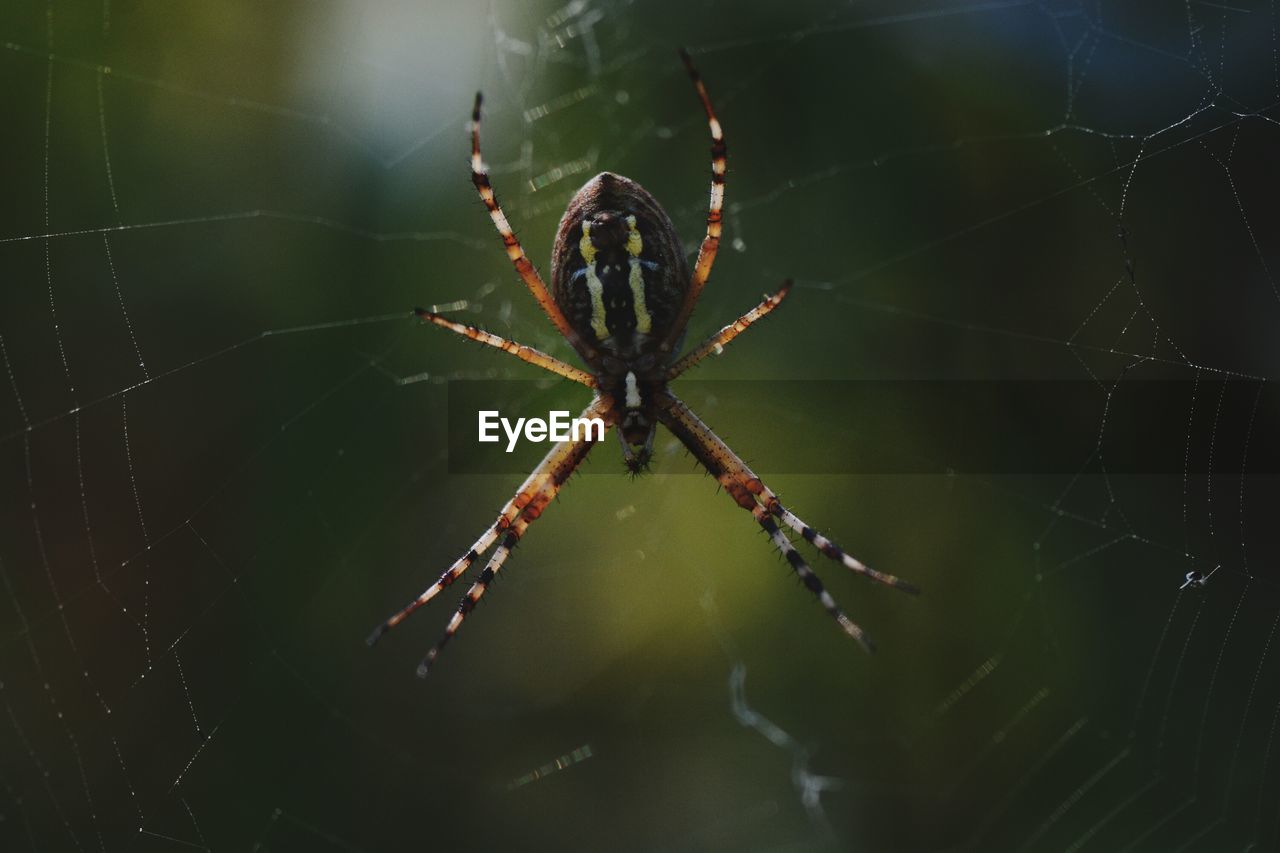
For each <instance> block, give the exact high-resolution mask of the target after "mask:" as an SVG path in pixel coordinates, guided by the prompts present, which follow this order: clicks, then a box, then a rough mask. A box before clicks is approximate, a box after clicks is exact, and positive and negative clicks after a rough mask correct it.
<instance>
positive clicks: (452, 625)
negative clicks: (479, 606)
mask: <svg viewBox="0 0 1280 853" xmlns="http://www.w3.org/2000/svg"><path fill="white" fill-rule="evenodd" d="M595 410H596V407H595V406H594V404H593V405H592V406H588V407H587V410H586V411H584V412H583V413H582V417H584V418H586V417H593V416H594V415H593V413H594V412H595ZM592 444H593V442H591V441H588V440H586V439H585V438H583V439H579V440H577V441H574V440H572V439H571V440H569V441H565V442H561V443H560V444H558V445H556V447H555V448H554V449H553V450H552V451H551V453H549V454H547V459H546V460H544V461H543V465H540V466H538V467H539V468H543V467H544V466H546V464H547V462H548V461H550V460H551V458H552V456H553V455H556V454H557V451H560V453H559V455H558V456H557V458H556V461H555V462H554V464H552V465H551V466H550V469H549V472H548V473H549V476H548V477H547V478H546V479H545V481H544V482H543V484H542V486H541V488H540V489H539V490H538V491H537V492H536V493H535V494H534V496H533V498H532V499H531V500H530V501H529V503H528V504H527V505H526V506H525V507H524V508H523V509H522V510H521V511H520V514H519V516H518V517H517V518H516V519H515V521H513V522H512V523H511V526H510V527H509V528H507V532H506V535H505V536H504V537H503V538H502V544H500V545H499V546H498V548H497V550H495V551H494V552H493V556H492V557H491V558H490V559H489V563H488V564H487V565H486V566H485V567H484V571H482V572H481V573H480V575H479V576H478V577H477V578H476V581H475V583H473V584H472V585H471V588H470V589H469V590H467V594H466V595H464V596H463V597H462V601H461V602H459V604H458V610H457V612H455V613H454V614H453V618H452V619H450V620H449V624H448V625H447V626H446V627H445V630H444V636H442V637H441V638H440V640H439V642H437V643H436V644H435V645H434V646H433V647H432V648H431V651H429V652H427V655H426V657H424V658H423V659H422V663H421V664H419V665H418V677H420V678H425V677H426V675H427V673H428V672H429V671H430V669H431V666H432V664H433V663H435V660H436V658H437V657H439V656H440V652H441V650H443V649H444V647H445V645H446V644H447V643H448V642H449V640H451V639H453V635H454V634H456V633H458V629H460V628H461V627H462V622H463V620H465V619H466V618H467V615H468V614H469V613H471V611H472V610H474V609H475V606H476V603H477V602H478V601H479V600H480V598H481V596H483V595H484V594H485V592H487V591H488V589H489V584H490V583H491V582H492V581H493V579H494V577H495V576H496V575H497V574H498V572H499V571H500V570H501V569H502V566H503V564H504V563H506V561H507V557H508V556H510V554H511V549H513V548H514V547H515V546H516V544H517V543H518V542H519V541H520V537H521V536H523V535H524V532H525V531H526V530H527V529H528V528H529V525H530V524H532V523H533V522H535V521H537V520H538V517H539V516H541V515H542V512H543V510H544V509H546V506H547V504H549V503H550V502H551V500H552V499H553V498H554V497H555V496H556V495H557V494H558V493H559V491H560V487H561V486H563V485H564V483H565V481H566V480H568V479H569V477H570V475H572V474H573V472H574V471H575V470H576V469H577V467H578V466H579V465H580V464H582V460H583V459H585V458H586V456H587V453H588V452H590V450H591V446H592Z"/></svg>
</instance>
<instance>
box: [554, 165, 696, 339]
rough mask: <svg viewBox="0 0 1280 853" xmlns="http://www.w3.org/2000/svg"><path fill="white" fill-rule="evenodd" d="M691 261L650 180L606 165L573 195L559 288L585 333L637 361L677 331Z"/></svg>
mask: <svg viewBox="0 0 1280 853" xmlns="http://www.w3.org/2000/svg"><path fill="white" fill-rule="evenodd" d="M688 286H689V267H688V264H687V262H686V261H685V256H684V251H683V249H682V247H681V244H680V238H679V237H678V236H677V235H676V231H675V227H674V226H673V225H672V224H671V219H670V217H668V216H667V214H666V211H664V210H663V209H662V207H661V206H660V205H659V204H658V202H657V201H656V200H655V199H654V197H653V196H652V195H650V194H649V193H648V192H647V191H646V190H645V189H644V188H643V187H641V186H640V185H639V184H637V183H636V182H635V181H632V180H630V179H628V178H624V177H622V176H621V175H615V174H613V173H612V172H601V173H600V174H598V175H596V176H595V177H594V178H592V179H591V180H589V181H587V182H586V184H584V185H583V186H582V188H581V189H580V190H578V192H577V193H576V194H575V195H574V197H573V198H572V199H571V200H570V202H569V206H568V207H567V208H566V209H565V213H564V216H563V218H561V220H560V228H559V230H558V232H557V234H556V242H555V245H554V247H553V248H552V255H551V292H552V296H553V297H554V298H555V301H556V303H557V304H558V305H559V306H560V309H561V310H562V311H563V312H564V313H565V316H566V317H567V318H568V321H569V324H570V325H571V326H572V327H573V329H574V331H575V332H577V333H578V334H579V335H580V336H581V337H582V338H583V340H585V341H586V342H588V343H589V344H591V345H592V346H593V347H595V348H598V349H600V350H602V351H603V352H605V353H607V354H609V355H611V356H613V357H615V358H616V359H620V360H621V362H622V363H626V364H629V363H631V362H632V361H634V360H635V359H636V358H638V357H640V356H642V355H644V354H646V353H649V352H652V351H653V350H655V349H656V348H657V346H658V344H659V343H660V342H661V341H663V340H664V339H665V338H666V337H667V335H668V333H669V332H670V331H671V325H672V323H674V322H675V320H676V317H677V315H678V314H679V312H680V306H681V303H682V301H683V298H684V294H685V291H686V290H687V289H688Z"/></svg>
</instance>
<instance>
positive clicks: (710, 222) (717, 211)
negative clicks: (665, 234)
mask: <svg viewBox="0 0 1280 853" xmlns="http://www.w3.org/2000/svg"><path fill="white" fill-rule="evenodd" d="M680 59H681V60H683V62H684V67H685V70H686V71H688V72H689V78H690V79H691V80H693V87H694V89H696V90H697V92H698V100H699V101H701V102H702V109H703V110H704V111H705V112H706V114H707V126H708V127H709V128H710V129H711V202H710V204H709V205H708V207H707V233H706V235H705V236H704V237H703V238H702V245H701V246H699V247H698V260H697V261H695V262H694V265H693V274H692V275H691V276H690V280H689V289H688V290H686V291H685V294H684V303H683V304H682V305H681V306H680V313H679V314H677V315H676V320H675V322H674V323H673V324H672V325H671V332H670V333H669V334H668V335H667V338H666V340H664V341H663V342H662V344H661V349H662V351H663V352H670V351H671V350H672V348H674V347H675V345H676V341H678V340H679V339H680V336H681V335H682V334H683V333H684V327H685V325H686V324H687V323H688V322H689V317H691V316H692V315H693V308H694V306H695V305H697V304H698V296H699V295H701V293H702V288H703V286H704V285H705V284H706V283H707V279H708V278H710V277H711V266H712V265H713V264H714V263H715V261H716V252H718V251H719V250H720V231H721V228H722V220H723V209H724V176H725V163H726V156H727V153H728V148H727V147H726V145H725V141H724V130H723V128H721V127H720V120H719V119H718V118H716V111H715V109H714V108H713V107H712V106H711V98H710V97H708V96H707V87H706V85H704V84H703V82H702V75H700V74H699V73H698V69H697V68H695V67H694V65H693V60H692V59H691V58H690V57H689V53H688V51H685V50H684V49H681V51H680Z"/></svg>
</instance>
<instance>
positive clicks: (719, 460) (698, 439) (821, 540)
mask: <svg viewBox="0 0 1280 853" xmlns="http://www.w3.org/2000/svg"><path fill="white" fill-rule="evenodd" d="M762 304H767V303H762ZM726 328H728V327H726ZM713 340H714V338H713ZM658 418H659V420H661V421H662V423H663V425H664V426H666V427H667V429H669V430H670V431H671V433H672V434H673V435H675V437H676V438H678V439H680V442H681V443H682V444H684V446H685V447H687V448H688V449H689V452H690V453H692V454H693V456H694V458H695V459H697V460H698V461H699V462H700V463H702V466H703V467H704V468H706V469H707V471H709V472H710V473H711V475H712V476H713V477H715V478H716V480H717V481H718V482H719V483H720V485H721V486H722V487H724V490H725V492H727V493H728V494H729V496H730V497H731V498H733V501H734V503H736V504H737V505H738V506H740V507H742V508H743V509H745V510H747V511H748V512H750V513H751V516H752V517H753V518H754V519H755V520H756V523H757V524H759V525H760V527H761V528H762V529H763V530H764V532H765V533H766V534H767V535H768V537H769V540H770V541H771V542H772V543H773V545H774V547H776V548H777V549H778V550H779V551H781V552H782V555H783V556H784V557H785V558H786V560H787V563H788V564H789V565H790V566H791V569H792V571H794V572H795V573H796V576H797V577H798V578H799V579H800V581H801V582H802V583H803V584H804V585H805V587H806V588H807V589H808V590H809V591H810V592H812V593H813V594H814V596H815V597H816V598H817V599H818V601H819V602H820V603H821V604H822V607H823V608H824V609H825V610H826V611H827V613H828V614H830V615H831V617H832V618H833V619H835V620H836V623H837V624H839V626H840V628H841V629H842V630H843V631H844V632H845V633H846V634H848V635H849V636H850V637H852V638H853V639H855V640H857V641H858V642H859V643H861V644H862V647H863V648H864V649H866V650H867V651H868V652H874V651H875V644H874V643H872V642H871V638H870V637H868V636H867V633H866V632H865V631H864V630H862V628H861V627H859V625H858V624H857V623H856V622H854V621H853V620H852V619H850V618H849V617H848V616H846V615H845V613H844V611H843V610H841V609H840V606H839V605H838V604H836V601H835V599H834V598H832V597H831V593H829V592H827V590H826V588H825V587H824V586H823V585H822V581H821V580H820V579H819V578H818V576H817V574H815V573H814V571H813V569H811V568H809V564H808V563H806V562H805V560H804V557H802V556H800V552H799V551H797V550H796V549H795V547H794V546H793V545H792V544H791V541H790V540H789V539H788V538H787V536H786V534H784V533H783V532H782V530H781V529H780V528H779V527H778V524H777V522H776V521H775V520H774V519H775V518H777V519H781V520H782V522H783V523H784V524H785V525H786V526H787V527H790V528H792V529H793V530H795V531H796V532H798V533H800V535H801V536H803V537H804V538H805V540H806V541H808V542H810V543H811V544H813V545H814V546H815V547H816V548H818V550H819V551H821V552H822V554H824V555H825V556H827V557H830V558H831V559H833V560H836V561H837V562H840V563H843V564H844V565H845V566H846V567H848V568H849V569H850V570H852V571H855V572H857V573H859V574H862V575H865V576H866V577H868V578H871V579H872V580H874V581H878V582H880V583H883V584H886V585H888V586H892V587H895V588H897V589H901V590H903V591H905V592H911V593H917V592H919V590H918V589H916V587H915V586H913V585H912V584H910V583H908V582H907V581H904V580H902V579H901V578H897V577H894V576H893V575H887V574H884V573H882V572H877V571H875V570H874V569H871V568H868V567H867V566H865V565H863V564H862V563H861V562H859V561H858V560H856V559H854V558H853V557H851V556H849V555H848V554H846V553H845V552H844V550H843V549H842V548H840V546H838V545H836V544H835V543H834V542H832V541H831V540H829V539H827V538H826V537H825V536H823V535H822V534H821V533H818V532H817V531H816V530H814V529H813V528H812V527H810V526H809V525H807V524H805V523H804V522H803V521H802V520H801V519H800V518H799V517H797V516H796V515H795V514H794V513H792V512H791V511H790V510H788V509H786V508H785V507H783V505H782V503H781V502H780V501H779V500H778V497H777V495H775V494H774V493H773V492H772V491H771V490H770V489H769V488H768V487H767V486H766V485H765V484H764V482H763V481H762V480H761V479H760V478H759V477H757V476H756V475H755V472H753V471H752V470H751V468H750V467H748V465H747V463H745V462H743V461H742V459H741V458H740V457H739V456H738V455H737V454H736V453H734V452H733V451H732V450H731V449H730V448H729V446H728V445H727V444H725V443H724V442H723V441H722V440H721V439H720V437H719V436H717V435H716V434H715V433H714V432H713V431H712V430H711V428H710V427H708V426H707V425H706V424H704V423H703V422H702V421H701V420H700V419H699V418H698V416H697V415H695V414H694V413H693V412H692V411H691V410H690V409H689V407H688V406H686V405H685V404H684V403H683V402H682V401H681V400H680V399H679V398H678V397H676V396H675V395H674V394H672V393H671V392H670V391H667V392H666V393H665V394H664V395H663V397H662V398H660V399H659V401H658Z"/></svg>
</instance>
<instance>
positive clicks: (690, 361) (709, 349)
mask: <svg viewBox="0 0 1280 853" xmlns="http://www.w3.org/2000/svg"><path fill="white" fill-rule="evenodd" d="M790 292H791V280H790V279H788V280H787V281H784V282H783V283H782V287H781V288H780V289H779V290H778V292H777V293H775V294H773V295H772V296H765V298H764V301H763V302H761V303H760V304H759V305H757V306H756V307H755V308H752V309H751V310H750V311H748V312H747V313H745V314H743V315H742V316H741V317H739V318H738V319H736V320H734V321H733V322H732V323H730V324H729V325H727V326H725V327H724V328H723V329H721V330H720V331H718V332H716V333H715V334H714V335H712V336H711V337H709V338H707V339H706V340H705V341H703V342H702V343H700V344H698V346H697V347H696V348H694V349H693V350H691V351H690V352H688V353H687V354H686V355H685V356H684V357H683V358H681V359H680V360H679V361H677V362H676V363H675V364H673V365H671V366H670V367H669V368H667V381H668V382H670V381H671V380H672V379H675V378H676V377H677V376H679V375H680V374H682V373H684V372H685V371H686V370H688V369H689V368H691V367H693V366H694V365H695V364H697V363H698V362H700V361H702V360H703V359H704V358H706V357H707V356H709V355H711V354H712V353H713V352H714V353H717V354H718V353H719V352H720V351H721V350H723V349H724V347H725V345H726V344H728V343H729V341H731V340H733V339H734V338H736V337H737V336H738V335H740V334H742V333H743V332H745V331H746V330H747V328H748V327H750V325H751V324H752V323H754V322H755V321H757V320H759V319H761V318H763V317H766V316H768V314H769V312H771V311H772V310H773V309H774V308H777V307H778V306H779V305H781V304H782V300H783V299H786V297H787V294H788V293H790Z"/></svg>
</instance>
